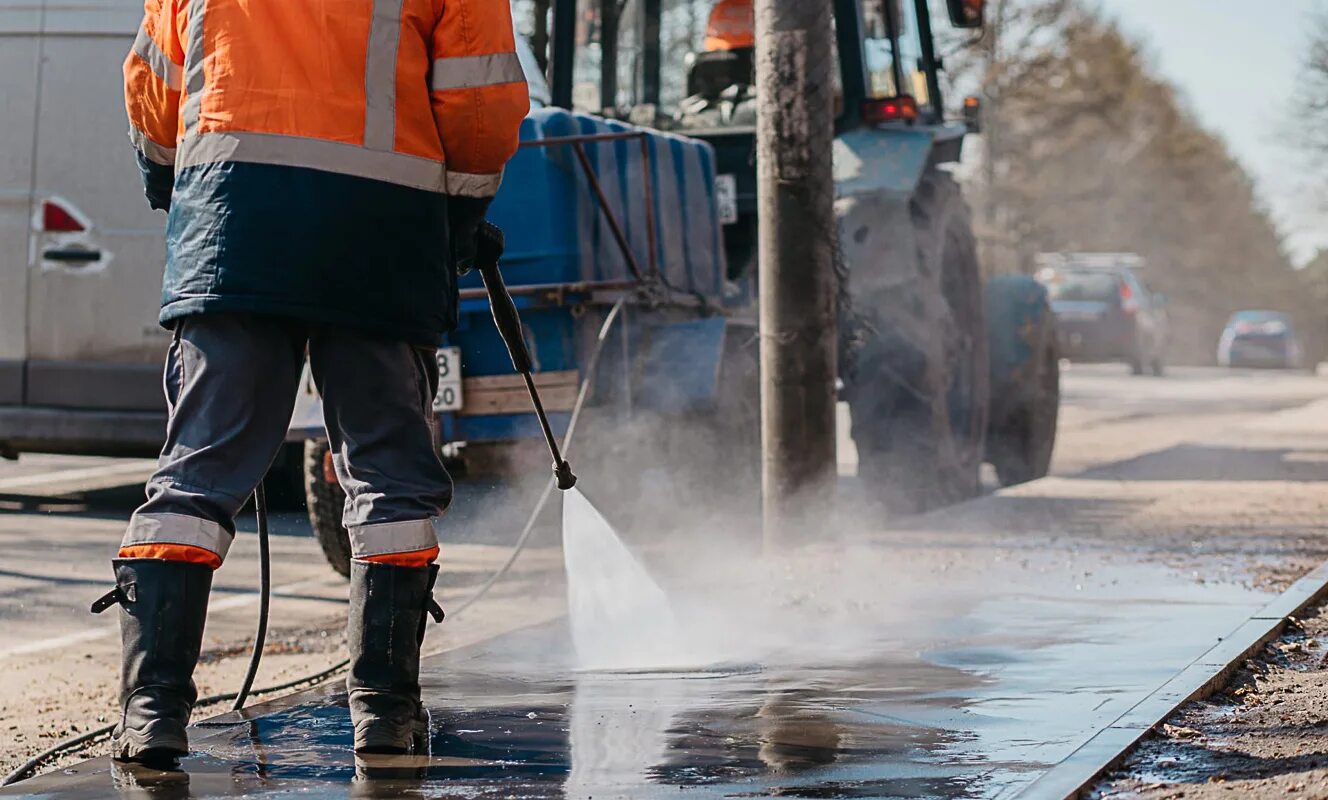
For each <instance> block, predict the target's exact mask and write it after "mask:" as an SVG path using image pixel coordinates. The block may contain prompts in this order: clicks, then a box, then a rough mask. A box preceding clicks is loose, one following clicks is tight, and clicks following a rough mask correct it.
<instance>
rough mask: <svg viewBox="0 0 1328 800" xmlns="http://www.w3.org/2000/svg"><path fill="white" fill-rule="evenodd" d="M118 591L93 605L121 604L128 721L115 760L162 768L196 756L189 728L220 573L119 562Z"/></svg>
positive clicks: (96, 608)
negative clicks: (209, 605) (211, 594)
mask: <svg viewBox="0 0 1328 800" xmlns="http://www.w3.org/2000/svg"><path fill="white" fill-rule="evenodd" d="M111 563H112V564H113V565H114V566H115V588H114V589H112V590H111V591H110V593H108V594H106V595H105V596H104V597H102V598H101V599H99V600H98V601H97V602H96V603H94V604H93V605H92V612H93V613H94V614H100V613H101V612H103V611H105V610H106V609H108V608H110V607H111V606H113V605H117V604H118V605H119V606H120V640H121V663H120V708H121V714H120V721H119V723H118V724H117V725H116V726H115V731H114V733H113V734H112V737H111V757H112V758H116V759H119V760H122V761H134V762H138V763H141V764H150V765H158V764H163V763H169V762H172V761H174V760H175V759H176V758H179V757H181V756H184V755H187V754H188V753H189V736H188V734H187V733H186V732H185V727H186V726H187V725H188V724H189V714H190V712H191V711H192V710H193V706H194V701H195V700H197V699H198V690H197V688H196V687H195V686H194V677H193V676H194V667H195V666H196V665H197V664H198V654H199V650H200V649H201V648H202V646H203V623H204V622H205V621H206V619H207V602H208V593H209V592H210V591H211V589H212V569H211V568H210V567H208V566H206V565H204V564H188V563H184V562H179V561H163V560H161V559H155V558H134V559H116V560H115V561H113V562H111Z"/></svg>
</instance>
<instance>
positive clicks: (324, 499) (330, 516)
mask: <svg viewBox="0 0 1328 800" xmlns="http://www.w3.org/2000/svg"><path fill="white" fill-rule="evenodd" d="M304 497H305V501H306V502H307V503H308V507H309V527H311V528H313V531H314V538H315V539H317V540H318V546H319V547H321V548H322V550H323V557H324V558H326V559H327V563H328V564H330V565H331V566H332V569H334V570H335V571H336V572H337V574H338V575H340V576H341V577H343V578H349V577H350V533H349V532H348V531H347V530H346V528H345V527H344V526H342V524H341V515H342V512H343V511H344V509H345V506H346V493H345V492H344V491H342V490H341V484H339V483H337V480H336V476H335V475H334V474H333V473H332V449H331V447H330V446H329V445H328V443H327V442H326V441H325V440H319V439H309V440H307V441H306V442H305V443H304Z"/></svg>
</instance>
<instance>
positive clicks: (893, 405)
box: [841, 169, 990, 513]
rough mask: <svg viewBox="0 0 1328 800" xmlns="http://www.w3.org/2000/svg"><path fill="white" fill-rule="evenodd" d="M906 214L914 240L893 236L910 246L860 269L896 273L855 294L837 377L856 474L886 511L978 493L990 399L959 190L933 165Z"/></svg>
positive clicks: (972, 254) (978, 292)
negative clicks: (851, 343)
mask: <svg viewBox="0 0 1328 800" xmlns="http://www.w3.org/2000/svg"><path fill="white" fill-rule="evenodd" d="M907 208H908V216H909V220H908V223H907V224H909V225H911V230H912V235H911V237H909V236H907V231H905V232H904V233H903V234H902V235H901V236H902V238H901V241H904V242H906V243H907V242H909V241H910V240H911V246H907V247H904V248H899V247H898V246H897V245H896V247H895V248H894V249H893V250H884V251H883V252H881V251H878V252H879V255H877V256H876V258H877V261H878V263H876V264H872V265H863V267H858V268H868V269H871V268H878V269H881V270H889V271H890V274H891V276H892V278H891V280H890V281H889V282H887V283H885V284H881V285H878V286H875V287H872V288H869V289H868V290H866V291H863V292H861V293H859V292H856V291H854V292H853V295H854V296H852V298H851V301H852V304H853V306H854V307H855V308H857V309H862V310H868V309H869V310H870V311H868V312H867V314H868V315H867V316H863V319H864V320H866V322H865V325H864V324H861V323H859V324H857V327H858V328H860V329H861V330H864V331H866V333H865V334H864V333H858V334H855V335H856V336H857V338H858V340H859V341H857V343H856V346H855V347H854V348H853V353H852V361H851V367H850V370H851V371H850V372H848V373H847V380H846V382H845V383H846V387H845V390H846V391H845V395H846V399H847V400H848V403H849V408H850V411H851V414H852V434H853V440H854V443H855V444H856V445H857V449H858V475H859V478H860V480H861V481H862V483H863V486H864V489H865V490H866V492H867V493H868V495H869V496H874V497H876V498H878V499H879V500H880V501H882V502H883V503H884V505H885V507H886V509H887V510H888V511H890V512H892V513H914V512H920V511H925V510H927V509H929V508H935V507H937V506H941V505H945V504H948V503H953V502H957V501H959V500H963V499H966V498H968V497H972V496H974V495H976V494H977V493H978V490H979V477H978V476H979V469H980V467H981V465H982V457H983V443H984V440H985V438H986V430H987V412H988V409H987V404H988V398H989V393H990V384H989V381H990V375H989V371H988V370H989V368H988V360H987V347H988V345H987V336H986V326H985V323H984V309H983V291H982V277H981V274H980V272H979V269H978V259H977V242H976V240H975V239H974V236H973V229H972V223H971V220H970V217H969V211H968V207H967V205H966V204H965V203H964V199H963V197H962V195H961V194H960V190H959V186H958V184H957V183H955V181H954V179H953V178H951V177H950V175H949V174H947V173H945V172H942V171H940V170H937V169H929V170H928V171H927V172H926V174H924V175H923V177H922V179H921V181H920V182H919V184H918V187H917V189H916V191H915V192H914V194H913V196H912V198H911V199H910V200H909V202H908V206H907ZM880 259H885V260H886V261H887V263H884V264H882V263H879V262H880ZM853 269H854V267H852V266H850V267H849V274H850V278H851V277H852V271H853ZM852 285H853V283H852V282H850V287H851V286H852ZM868 285H869V286H870V284H868ZM841 313H842V312H841Z"/></svg>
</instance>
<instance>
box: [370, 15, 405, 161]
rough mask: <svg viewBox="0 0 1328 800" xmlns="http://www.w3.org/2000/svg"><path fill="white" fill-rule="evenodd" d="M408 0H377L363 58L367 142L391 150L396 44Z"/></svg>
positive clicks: (394, 123) (394, 122)
mask: <svg viewBox="0 0 1328 800" xmlns="http://www.w3.org/2000/svg"><path fill="white" fill-rule="evenodd" d="M403 5H405V0H374V4H373V22H372V23H371V24H370V25H369V47H368V50H367V52H366V53H365V61H364V146H365V147H367V148H369V149H370V150H391V149H393V147H395V145H396V134H397V48H398V47H399V46H400V43H401V8H402V6H403Z"/></svg>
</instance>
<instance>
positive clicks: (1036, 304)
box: [987, 275, 1061, 486]
mask: <svg viewBox="0 0 1328 800" xmlns="http://www.w3.org/2000/svg"><path fill="white" fill-rule="evenodd" d="M987 313H988V332H989V341H990V342H991V348H992V350H991V354H992V377H991V386H992V409H991V421H990V423H989V427H988V429H987V461H988V462H990V463H991V465H992V466H993V467H995V468H996V476H997V477H998V478H999V479H1000V481H1001V484H1002V485H1003V486H1011V485H1013V484H1016V483H1026V482H1028V481H1031V480H1035V479H1037V478H1041V477H1043V476H1045V475H1046V474H1047V471H1048V470H1049V469H1050V468H1051V453H1052V450H1053V448H1054V447H1055V444H1056V423H1057V419H1058V417H1059V413H1060V400H1061V387H1060V376H1061V371H1060V351H1059V350H1058V348H1057V346H1056V318H1055V316H1054V315H1053V314H1052V313H1051V307H1050V305H1049V304H1048V302H1047V294H1046V290H1044V289H1043V288H1042V287H1041V286H1039V285H1038V284H1037V283H1036V282H1035V281H1033V280H1032V279H1031V278H1028V277H1026V276H1022V275H1010V276H1003V277H1001V278H997V279H995V280H993V281H992V282H991V283H990V284H989V285H988V286H987Z"/></svg>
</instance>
